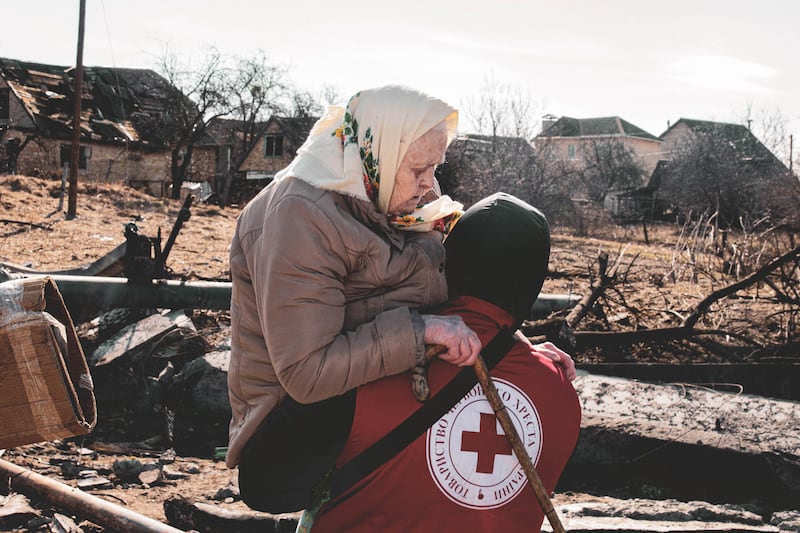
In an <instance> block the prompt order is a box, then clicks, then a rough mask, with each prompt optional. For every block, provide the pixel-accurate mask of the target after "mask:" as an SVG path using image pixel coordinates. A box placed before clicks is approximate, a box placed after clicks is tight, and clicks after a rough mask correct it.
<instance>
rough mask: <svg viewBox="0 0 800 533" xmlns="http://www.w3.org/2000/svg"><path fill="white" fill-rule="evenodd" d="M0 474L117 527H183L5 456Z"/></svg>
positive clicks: (159, 531)
mask: <svg viewBox="0 0 800 533" xmlns="http://www.w3.org/2000/svg"><path fill="white" fill-rule="evenodd" d="M0 475H2V479H3V484H4V485H6V486H8V484H10V486H11V488H13V489H14V490H17V491H19V492H23V493H26V494H28V493H30V492H33V493H34V494H35V495H37V496H39V497H41V498H44V499H45V500H47V501H49V502H51V503H53V504H55V505H56V506H58V507H60V508H63V509H66V510H67V511H69V512H71V513H75V515H77V516H81V517H85V518H87V519H88V520H90V521H92V522H94V523H95V524H98V525H100V526H103V527H106V528H109V529H113V530H114V531H125V532H129V533H183V532H182V530H180V529H176V528H174V527H172V526H170V525H168V524H165V523H163V522H159V521H158V520H155V519H153V518H149V517H147V516H144V515H140V514H138V513H135V512H133V511H131V510H129V509H127V508H125V507H121V506H119V505H116V504H113V503H111V502H108V501H106V500H103V499H101V498H98V497H97V496H92V495H91V494H87V493H85V492H83V491H81V490H79V489H76V488H74V487H70V486H69V485H65V484H64V483H61V482H59V481H56V480H54V479H50V478H49V477H46V476H43V475H41V474H37V473H36V472H33V471H31V470H28V469H26V468H22V467H21V466H17V465H15V464H13V463H9V462H8V461H5V460H3V459H0Z"/></svg>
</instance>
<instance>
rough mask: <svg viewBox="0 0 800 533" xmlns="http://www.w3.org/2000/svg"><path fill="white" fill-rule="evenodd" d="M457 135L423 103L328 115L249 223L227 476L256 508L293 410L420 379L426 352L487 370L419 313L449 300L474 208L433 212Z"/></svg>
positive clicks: (238, 276) (427, 100) (436, 109)
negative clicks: (447, 260)
mask: <svg viewBox="0 0 800 533" xmlns="http://www.w3.org/2000/svg"><path fill="white" fill-rule="evenodd" d="M456 123H457V113H456V111H455V110H454V109H453V108H452V107H450V106H449V105H447V104H445V103H444V102H442V101H440V100H437V99H435V98H431V97H429V96H427V95H425V94H422V93H420V92H418V91H415V90H411V89H408V88H404V87H382V88H378V89H372V90H366V91H361V92H360V93H358V94H357V95H355V96H354V97H353V98H351V99H350V101H349V103H348V105H347V108H345V109H343V108H340V107H332V108H329V109H328V111H327V114H326V115H325V116H324V117H323V118H322V119H320V120H319V121H318V122H317V124H316V125H315V126H314V128H313V129H312V131H311V133H310V135H309V137H308V139H307V140H306V142H305V143H304V145H303V146H302V147H301V148H300V150H298V154H297V157H296V158H295V159H294V161H293V162H292V163H291V164H290V165H289V166H288V167H287V168H286V169H285V170H283V171H282V172H280V173H279V174H278V175H277V176H276V178H275V180H274V181H273V182H272V183H271V184H270V185H269V186H267V187H266V188H265V189H264V190H263V191H262V192H261V193H259V195H258V196H256V197H255V198H254V199H253V200H252V201H251V202H250V203H249V204H248V205H247V207H246V208H245V209H244V210H243V211H242V213H241V215H240V217H239V220H238V223H237V227H236V232H235V234H234V236H233V241H232V243H231V251H230V267H231V278H232V281H233V296H232V301H231V361H230V369H229V374H228V385H229V389H230V402H231V408H232V414H233V417H232V420H231V424H230V442H229V448H228V455H227V458H226V463H227V464H228V466H230V467H234V466H237V465H239V473H240V484H241V485H242V487H241V488H242V494H243V496H244V497H245V501H247V497H246V494H245V493H246V492H248V491H249V492H251V493H252V492H254V491H256V490H257V486H258V484H259V483H264V482H265V480H263V479H261V480H260V481H259V478H260V477H261V476H262V474H263V469H262V466H263V465H262V463H261V462H260V461H261V459H260V458H261V457H263V456H264V455H265V453H266V451H265V450H264V449H263V448H264V446H266V445H268V444H269V443H270V442H273V443H274V441H276V440H278V439H281V438H283V435H275V434H274V433H275V431H277V430H276V429H274V427H275V426H274V425H273V426H271V425H270V424H265V421H266V420H267V415H268V414H269V413H270V412H272V411H273V410H275V409H276V407H277V406H278V405H279V404H284V403H288V402H294V403H293V405H294V406H295V407H296V408H299V407H300V406H301V405H302V404H306V403H312V402H319V401H321V400H325V399H327V398H331V397H334V396H338V395H342V394H343V393H345V392H347V391H351V390H353V389H354V388H356V387H358V386H359V385H362V384H364V383H367V382H370V381H373V380H376V379H378V378H381V377H384V376H388V375H393V374H398V373H401V372H404V371H406V370H409V369H411V368H412V367H414V366H415V365H416V364H418V363H419V362H421V361H422V359H423V357H424V348H425V344H443V345H445V346H446V347H447V351H446V352H445V353H444V354H442V355H441V356H440V358H441V359H443V360H444V361H447V362H449V363H452V364H455V365H461V366H463V365H471V364H473V363H474V361H475V359H476V358H477V355H478V353H479V352H480V347H481V345H480V341H479V340H478V337H477V336H476V335H475V333H474V332H472V330H470V329H469V328H467V327H466V326H465V325H464V323H463V321H462V319H461V318H460V317H457V316H437V315H431V314H422V313H420V312H419V311H418V310H419V309H424V308H429V307H432V306H435V305H438V304H441V303H442V302H444V301H445V299H446V298H447V286H446V281H445V275H444V256H445V253H444V247H443V245H442V237H443V231H444V230H446V229H447V228H448V226H449V224H451V223H452V221H453V220H454V218H455V217H456V216H457V215H458V214H459V213H460V208H461V205H460V204H458V203H456V202H453V201H452V200H450V199H449V198H448V197H446V196H442V197H439V198H436V199H433V201H431V202H428V203H425V204H424V205H422V206H421V207H419V205H420V204H422V203H424V202H423V199H428V198H429V197H430V194H429V193H430V191H431V189H432V188H433V187H434V177H433V173H434V170H435V168H436V165H438V164H440V163H442V162H443V161H444V155H445V150H446V149H447V146H448V144H449V142H450V141H451V140H452V138H453V137H454V135H455V129H456ZM336 426H337V427H345V428H347V427H349V424H347V423H340V422H337V424H336ZM316 430H317V432H318V433H317V434H318V435H320V434H324V433H325V430H324V429H323V428H316ZM271 432H272V433H271ZM345 437H346V435H344V436H342V437H341V438H342V441H343V439H344V438H345ZM272 453H275V452H274V450H273V452H272ZM298 453H299V452H298Z"/></svg>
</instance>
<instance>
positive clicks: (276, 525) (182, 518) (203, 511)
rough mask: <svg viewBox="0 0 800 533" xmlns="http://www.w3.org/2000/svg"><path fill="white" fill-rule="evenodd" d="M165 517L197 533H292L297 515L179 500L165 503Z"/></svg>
mask: <svg viewBox="0 0 800 533" xmlns="http://www.w3.org/2000/svg"><path fill="white" fill-rule="evenodd" d="M164 515H165V516H166V517H167V520H168V521H169V523H170V524H172V525H174V526H176V527H180V528H184V529H187V530H188V529H191V530H193V531H199V532H200V533H250V532H252V533H294V531H295V528H296V527H297V521H298V520H299V518H300V513H287V514H279V515H273V514H269V513H262V512H258V511H250V510H242V511H233V510H230V509H225V508H222V507H220V506H217V505H211V504H207V503H202V502H191V501H189V500H187V499H186V498H183V497H181V496H174V497H172V498H169V499H167V500H166V501H165V502H164Z"/></svg>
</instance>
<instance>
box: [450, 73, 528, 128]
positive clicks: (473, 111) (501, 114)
mask: <svg viewBox="0 0 800 533" xmlns="http://www.w3.org/2000/svg"><path fill="white" fill-rule="evenodd" d="M461 107H462V115H463V116H464V118H466V119H467V127H469V128H470V129H471V130H472V131H473V132H475V133H479V134H482V135H489V136H493V137H498V136H499V137H520V138H523V139H530V138H532V137H533V132H534V131H535V130H536V127H537V125H538V123H539V121H538V119H537V118H536V117H537V116H540V115H541V113H540V107H541V106H540V105H538V104H537V103H536V102H535V101H534V100H533V98H532V96H531V95H530V93H529V92H527V91H525V90H523V89H522V88H521V87H520V86H518V85H517V86H515V85H509V84H507V83H501V82H498V81H497V80H495V78H494V75H493V74H489V75H487V76H486V77H485V78H484V83H483V85H482V86H481V88H480V90H479V91H478V94H477V95H476V96H472V97H469V98H467V100H466V102H465V103H464V104H462V106H461ZM462 129H463V125H462Z"/></svg>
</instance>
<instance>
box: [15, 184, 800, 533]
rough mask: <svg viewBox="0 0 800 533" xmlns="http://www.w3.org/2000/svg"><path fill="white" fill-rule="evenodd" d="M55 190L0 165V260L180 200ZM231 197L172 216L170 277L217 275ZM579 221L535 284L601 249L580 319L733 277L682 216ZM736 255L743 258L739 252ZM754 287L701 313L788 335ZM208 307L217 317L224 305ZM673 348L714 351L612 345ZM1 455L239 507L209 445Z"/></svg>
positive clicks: (585, 276) (651, 320)
mask: <svg viewBox="0 0 800 533" xmlns="http://www.w3.org/2000/svg"><path fill="white" fill-rule="evenodd" d="M59 194H60V183H59V182H55V181H51V180H44V179H39V178H33V177H23V176H0V263H11V264H14V265H20V266H25V267H27V268H32V269H35V270H38V271H43V272H46V271H59V270H65V269H69V268H75V267H80V266H85V265H88V264H90V263H91V262H92V261H94V260H96V259H98V258H100V257H102V256H103V255H105V254H107V253H108V252H109V251H111V250H112V249H113V248H114V247H116V246H117V245H119V244H121V243H122V242H124V240H125V238H124V227H125V224H127V223H129V222H135V223H136V224H137V226H138V228H139V231H140V233H143V234H145V235H148V236H155V235H156V234H157V232H158V230H159V228H160V230H161V234H162V239H163V241H166V239H167V236H168V235H169V234H170V231H171V230H172V227H173V224H174V222H175V220H176V217H177V214H178V212H179V209H180V207H181V202H180V201H176V200H166V199H157V198H153V197H151V196H149V195H146V194H144V193H141V192H138V191H135V190H133V189H130V188H127V187H123V186H118V185H107V184H104V185H100V184H92V183H89V184H81V185H80V187H79V192H78V196H77V217H76V218H75V219H73V220H67V219H66V217H65V214H64V212H65V210H66V202H67V200H66V198H64V199H63V201H62V200H60V199H59ZM239 209H240V208H239V207H238V206H230V207H225V208H220V207H217V206H214V205H211V204H197V205H195V206H193V207H192V208H191V218H190V219H189V220H188V221H187V222H186V223H184V225H183V228H182V230H181V232H180V234H179V236H178V237H177V240H176V242H175V245H174V247H173V249H172V251H171V253H170V255H169V258H168V261H167V265H168V268H169V269H170V271H171V272H172V274H173V276H174V277H175V278H176V279H202V280H220V281H223V280H228V279H229V273H228V264H227V257H228V243H229V240H230V236H231V234H232V232H233V229H234V225H235V220H236V216H237V214H238V212H239ZM587 227H588V231H587V234H588V235H590V236H582V235H578V234H576V232H575V231H565V230H561V229H559V228H555V229H554V232H553V251H552V255H551V266H550V269H551V272H552V274H553V275H552V276H551V278H550V279H548V280H547V282H546V284H545V287H544V289H543V292H547V293H571V294H577V295H583V294H584V293H585V292H586V291H587V290H588V287H589V285H590V283H591V282H592V281H593V280H594V279H595V277H596V275H597V258H598V255H599V254H600V253H602V252H604V253H607V254H608V255H609V257H610V265H611V266H615V265H616V266H617V267H618V277H619V279H620V283H619V284H618V286H617V287H616V288H615V289H614V291H610V293H609V298H608V299H607V300H606V301H605V302H604V311H605V313H604V316H600V317H593V318H591V319H587V321H586V323H585V327H586V328H587V329H604V328H609V327H610V328H615V329H628V330H632V329H641V328H656V327H665V326H669V325H676V324H678V323H679V322H680V320H681V319H682V318H683V317H685V316H686V314H687V313H688V312H690V311H691V309H692V308H693V307H694V306H695V305H696V304H697V303H698V302H699V301H700V300H701V299H702V298H703V297H704V296H706V295H707V294H709V293H710V292H711V291H713V290H715V289H718V288H719V287H722V286H725V285H727V284H729V283H732V282H733V281H734V279H732V278H731V277H730V276H725V275H724V274H722V273H720V270H721V268H720V267H721V262H722V261H723V260H724V258H720V257H718V256H714V255H712V254H706V253H704V250H705V249H700V247H699V243H700V242H701V239H700V238H699V237H697V238H696V240H695V241H692V237H691V235H690V234H689V232H688V231H687V228H681V227H678V226H676V225H666V226H660V227H656V226H653V227H648V228H646V230H647V240H649V241H650V243H649V244H648V243H646V242H645V228H644V227H642V226H639V225H637V226H628V227H621V226H613V225H610V224H607V223H606V222H605V221H600V220H591V219H590V218H589V217H587ZM754 237H757V236H754ZM754 240H755V241H760V243H761V249H762V250H763V251H762V252H760V253H762V254H765V253H767V251H766V250H765V245H766V243H767V242H768V241H769V242H775V243H778V242H779V238H778V237H775V238H774V239H773V237H770V239H766V238H763V237H762V238H761V239H757V238H756V239H754ZM751 244H752V243H751ZM775 246H778V247H780V244H775ZM740 248H741V247H740ZM754 249H757V246H756V247H755V248H754ZM741 263H742V264H743V265H744V261H741ZM741 275H744V273H743V272H742V273H741ZM758 291H760V292H756V289H751V290H748V291H744V294H742V295H739V296H741V297H740V298H739V299H735V300H733V301H728V302H727V303H726V305H725V306H720V307H719V308H717V309H714V310H712V313H711V314H710V315H709V316H708V318H706V319H704V320H705V321H706V322H705V324H706V327H709V328H711V327H713V328H718V329H725V330H728V331H730V332H735V333H736V334H740V335H747V336H749V337H752V338H754V339H757V340H758V341H759V342H765V343H770V342H772V343H783V342H789V341H792V340H794V341H795V342H796V339H795V338H794V337H795V336H796V332H795V331H794V329H793V328H794V326H793V323H790V322H789V319H788V318H787V315H786V313H785V311H786V306H785V305H781V304H779V303H776V302H774V301H771V300H765V301H762V300H763V299H764V296H765V294H767V293H768V292H769V291H768V290H767V289H765V288H764V287H760V288H759V289H758ZM765 306H766V307H765ZM215 319H217V320H219V321H221V322H224V321H225V320H226V316H225V313H221V314H220V315H217V316H216V317H215ZM575 356H576V360H577V361H578V362H582V361H583V362H593V361H597V360H598V358H601V357H602V354H597V353H594V352H591V351H589V352H587V353H579V354H575ZM681 357H686V358H688V359H692V360H712V359H713V358H714V357H716V356H714V355H713V354H712V353H707V352H703V351H702V350H700V349H698V348H697V347H694V348H692V349H688V350H687V349H685V347H683V348H682V347H680V346H678V347H676V349H675V351H674V352H670V351H665V350H663V349H659V350H649V349H647V348H646V347H644V348H640V349H631V350H629V351H628V352H626V353H625V354H624V355H623V356H622V358H623V359H627V360H641V361H655V360H657V359H658V358H666V359H667V360H675V358H681ZM2 458H3V459H7V460H9V461H10V462H12V463H14V464H16V465H19V466H22V467H28V468H31V469H32V470H34V471H36V472H38V473H42V474H45V475H49V476H52V477H54V478H56V479H61V480H64V482H65V483H67V484H69V485H72V486H77V484H78V479H79V472H80V471H81V470H94V471H95V472H96V474H97V476H98V477H105V478H106V479H108V480H110V483H109V484H108V485H102V484H101V485H99V486H98V488H96V489H94V490H92V491H91V492H92V493H94V494H95V495H97V496H100V497H102V498H104V499H107V500H108V501H111V502H114V503H118V504H121V505H123V506H125V507H127V508H129V509H131V510H133V511H136V512H139V513H142V514H144V515H146V516H150V517H152V518H156V519H158V520H162V521H163V520H165V517H164V506H163V503H164V501H165V500H166V499H168V498H169V497H171V496H174V495H182V496H184V497H185V498H188V499H190V500H199V501H206V500H210V501H215V502H216V503H218V504H219V505H222V506H225V507H228V508H232V509H244V506H243V504H242V503H241V502H238V501H236V498H235V497H233V496H232V495H231V493H230V491H229V490H226V489H230V487H231V485H232V483H233V481H234V477H235V472H232V471H230V470H228V469H227V468H226V467H225V466H224V464H223V463H222V462H221V461H220V460H218V459H214V458H212V457H173V456H172V455H171V454H169V453H167V454H164V453H162V452H161V451H159V450H158V447H157V446H155V447H154V449H153V450H147V449H142V446H141V443H136V444H131V443H127V444H126V443H122V444H120V443H112V442H101V441H94V442H92V443H91V446H86V447H84V442H83V441H82V440H81V439H77V438H76V439H68V440H67V441H65V442H55V443H45V444H38V445H29V446H23V447H19V448H15V449H13V450H7V451H5V453H4V454H3V455H2ZM132 460H137V461H139V462H140V463H142V464H143V465H144V466H145V467H146V468H153V467H154V466H155V465H160V467H161V468H162V469H163V471H164V476H163V479H161V480H158V481H157V482H154V483H153V484H152V485H143V484H141V483H138V482H131V483H128V482H122V481H121V477H120V476H119V475H118V471H119V468H120V463H119V462H123V463H124V462H125V461H132ZM115 462H117V463H118V464H117V472H115ZM84 475H87V474H84ZM90 476H91V475H90ZM580 498H581V495H574V494H560V495H556V497H555V499H554V503H556V504H557V505H558V504H560V503H566V502H569V501H571V500H572V499H580ZM42 527H43V528H44V527H45V526H42ZM92 527H93V526H91V525H85V524H84V530H85V531H93V530H94V531H102V529H92ZM36 530H37V529H28V531H36ZM41 530H42V531H44V530H48V531H49V529H41Z"/></svg>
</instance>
